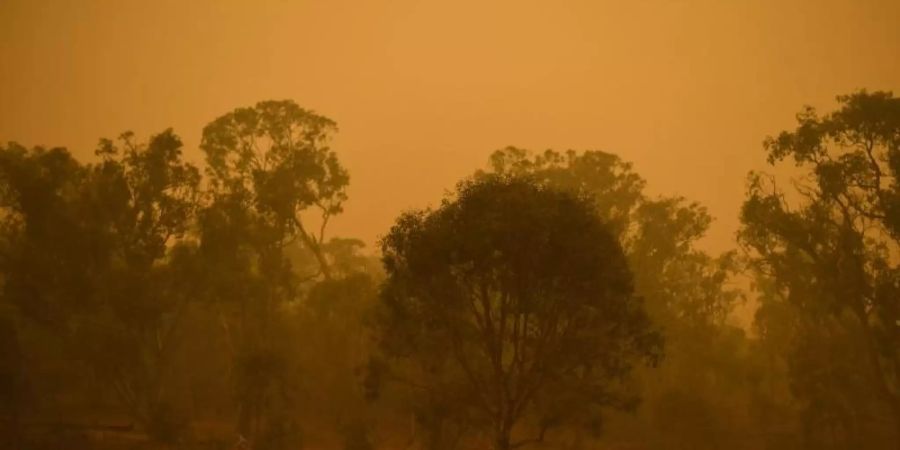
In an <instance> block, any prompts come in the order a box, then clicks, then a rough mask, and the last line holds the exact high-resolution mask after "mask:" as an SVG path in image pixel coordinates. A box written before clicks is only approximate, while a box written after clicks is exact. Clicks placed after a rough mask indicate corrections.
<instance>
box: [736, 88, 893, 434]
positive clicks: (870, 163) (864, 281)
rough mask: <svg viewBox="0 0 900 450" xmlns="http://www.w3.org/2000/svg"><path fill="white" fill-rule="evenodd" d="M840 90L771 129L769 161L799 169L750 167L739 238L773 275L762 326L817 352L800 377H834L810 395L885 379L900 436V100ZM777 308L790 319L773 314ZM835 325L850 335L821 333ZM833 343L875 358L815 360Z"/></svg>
mask: <svg viewBox="0 0 900 450" xmlns="http://www.w3.org/2000/svg"><path fill="white" fill-rule="evenodd" d="M837 99H838V102H839V104H840V108H839V109H837V110H836V111H834V112H831V113H829V114H826V115H824V116H820V115H818V114H817V113H816V111H815V110H814V109H813V108H810V107H807V108H805V109H804V110H803V111H802V112H800V113H799V114H798V115H797V122H798V125H797V128H796V129H794V130H792V131H784V132H782V133H780V134H779V135H778V136H776V137H770V138H768V139H766V141H765V148H766V151H767V153H768V159H769V162H770V163H771V164H773V165H775V164H778V163H780V162H782V161H784V160H785V159H787V158H790V159H792V160H793V162H794V164H795V167H796V170H797V171H799V173H800V177H799V178H797V179H795V180H794V181H793V183H792V184H790V186H791V188H790V189H787V190H785V189H783V188H782V187H781V186H779V185H778V184H777V183H776V182H775V180H776V178H775V177H771V176H766V175H764V174H759V173H757V174H753V175H752V176H751V178H750V183H749V190H748V197H747V200H746V201H745V203H744V205H743V209H742V221H743V228H742V230H741V234H740V238H741V242H742V243H743V244H744V245H745V246H746V247H747V248H748V249H749V250H750V251H751V254H752V255H753V257H754V263H755V268H756V270H757V272H758V273H759V274H760V279H761V280H763V281H764V282H767V283H769V284H770V285H771V286H772V287H771V289H770V295H767V296H765V297H764V298H763V300H764V301H767V302H768V304H764V308H765V309H764V310H763V311H768V312H770V313H769V314H767V315H763V316H761V317H760V318H761V319H762V320H768V322H767V323H765V324H763V325H764V326H769V328H772V329H775V327H774V325H776V324H777V323H782V324H785V323H786V324H787V325H786V326H787V327H788V330H789V331H790V333H788V334H789V335H790V336H793V338H792V342H791V345H792V348H793V351H794V355H796V358H795V359H796V360H799V358H801V356H802V355H806V358H805V361H807V364H799V363H798V364H795V365H794V366H792V376H793V378H794V379H795V380H798V381H799V380H802V379H804V378H805V379H809V376H810V375H812V372H811V371H819V374H820V375H824V376H820V377H819V378H817V379H818V380H819V381H820V382H825V386H829V385H830V388H828V387H826V388H824V389H818V390H806V391H804V392H805V393H806V394H808V395H807V398H808V399H811V400H815V401H826V402H827V401H830V400H828V399H827V398H825V397H823V396H822V395H819V394H823V395H824V394H828V393H829V392H831V393H834V392H835V390H837V389H839V387H840V385H841V382H842V381H841V380H844V381H848V380H851V379H853V378H855V377H856V376H858V375H862V376H864V378H866V379H867V380H868V381H866V382H863V383H862V384H860V386H874V388H875V389H877V397H878V398H880V399H881V402H883V403H882V405H883V406H884V407H886V408H887V409H888V410H889V411H892V412H893V417H894V419H893V421H894V423H895V424H896V425H895V429H896V433H897V438H896V442H898V443H900V378H898V375H900V326H898V324H900V265H898V257H900V246H898V243H900V240H898V239H900V181H898V176H900V99H897V98H894V97H893V95H892V94H891V93H890V92H872V93H869V92H866V91H859V92H856V93H853V94H850V95H845V96H839V97H838V98H837ZM765 280H768V281H765ZM779 303H780V304H782V306H780V307H779V306H777V305H778V304H779ZM775 311H782V312H783V313H782V314H781V315H782V316H784V315H785V314H787V317H790V318H791V319H790V320H789V321H781V322H774V321H773V318H776V317H778V315H775V314H774V312H775ZM817 335H819V336H820V338H816V336H817ZM836 335H839V336H844V337H843V338H838V340H831V339H829V340H823V339H821V336H830V337H834V336H836ZM823 342H832V343H834V344H835V345H841V346H843V347H845V348H857V349H858V350H859V351H854V352H851V355H860V354H861V355H863V356H864V357H865V359H864V360H863V361H864V362H865V367H864V369H861V370H857V369H852V368H848V367H846V366H840V365H834V364H831V363H829V364H827V366H830V367H832V369H834V370H829V371H824V367H823V366H822V365H821V364H822V363H823V359H821V358H819V359H818V362H815V361H816V360H815V359H810V358H811V357H812V353H810V352H811V351H813V350H814V349H815V348H817V347H821V344H822V343H823ZM804 343H805V344H804ZM807 344H813V345H814V346H813V347H810V345H807ZM848 369H849V370H850V372H842V370H844V371H846V370H848ZM827 373H831V376H828V375H825V374H827ZM800 393H801V394H802V393H803V392H800ZM817 393H818V394H817ZM829 396H830V395H829ZM832 398H833V397H832ZM851 400H852V399H851ZM856 400H862V398H857V399H856ZM838 403H841V402H838ZM830 404H835V403H834V402H831V403H830Z"/></svg>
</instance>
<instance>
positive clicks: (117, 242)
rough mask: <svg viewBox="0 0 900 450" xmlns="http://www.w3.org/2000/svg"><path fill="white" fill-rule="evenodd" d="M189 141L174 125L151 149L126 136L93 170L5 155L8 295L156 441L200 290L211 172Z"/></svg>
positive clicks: (15, 151)
mask: <svg viewBox="0 0 900 450" xmlns="http://www.w3.org/2000/svg"><path fill="white" fill-rule="evenodd" d="M181 146H182V144H181V141H180V140H179V139H178V137H177V136H175V135H174V134H173V133H172V132H171V130H167V131H165V132H163V133H160V134H158V135H155V136H153V137H152V138H151V139H150V140H149V142H148V143H146V144H143V143H138V142H136V141H135V140H134V138H133V136H132V134H131V133H125V134H123V135H122V136H121V138H120V140H119V144H118V145H116V144H115V143H114V142H112V141H109V140H101V143H100V146H99V148H98V150H97V155H98V156H100V157H101V159H102V160H101V162H99V163H97V164H91V165H86V166H84V165H81V164H79V163H78V162H76V161H75V160H74V159H72V157H71V156H70V155H69V153H68V152H67V151H66V150H64V149H59V148H56V149H50V150H45V149H42V148H35V149H32V150H26V149H24V148H22V147H20V146H17V145H15V144H13V145H10V146H9V147H7V148H4V149H2V151H0V183H2V189H0V192H2V195H0V201H2V205H0V206H2V208H3V221H4V223H3V230H4V233H5V235H6V238H7V239H8V242H9V243H10V244H9V245H7V246H5V248H4V254H3V258H2V264H3V267H2V270H3V274H4V278H5V283H4V285H3V297H4V300H5V301H7V302H9V303H10V304H12V305H14V306H15V307H16V309H17V310H18V311H19V313H21V314H22V315H23V316H25V317H27V318H29V319H31V320H33V321H36V322H38V323H40V324H42V325H43V326H44V329H45V330H49V331H51V332H52V333H53V334H55V335H56V336H58V337H59V338H61V342H62V343H63V345H65V346H66V349H67V350H68V351H69V352H70V353H71V354H74V355H77V357H78V359H80V360H83V361H86V362H88V363H89V365H90V367H92V368H93V370H94V371H95V373H96V375H97V376H98V377H99V378H100V379H102V380H105V381H106V382H107V383H108V386H109V387H110V388H112V389H114V390H115V392H116V394H117V395H118V398H119V399H120V400H121V402H122V404H123V405H124V406H126V407H127V409H128V411H129V412H130V413H131V415H132V417H134V418H135V419H137V420H138V421H140V423H141V424H143V425H144V426H145V427H147V429H148V431H150V432H151V434H152V433H153V429H152V427H151V424H153V423H155V421H156V419H158V413H159V412H160V411H161V405H163V404H164V403H166V394H167V393H166V392H165V387H166V383H165V379H166V377H167V376H168V375H169V373H170V371H171V369H172V367H171V356H172V352H173V350H172V349H173V347H176V346H177V343H178V338H177V329H178V325H179V323H180V320H181V318H182V317H183V312H184V309H185V305H186V303H187V302H188V300H189V299H190V292H191V289H190V288H189V285H188V283H187V280H188V279H189V274H187V273H185V271H184V270H183V269H184V266H183V265H182V261H183V260H184V258H185V257H186V255H188V254H190V253H191V252H192V247H191V245H190V244H189V243H187V242H185V241H184V239H183V238H184V237H185V234H186V233H187V231H188V229H189V227H190V226H191V224H192V221H193V216H194V211H195V209H196V206H197V201H198V195H199V192H198V184H199V180H200V175H199V172H198V171H197V169H196V168H194V167H193V166H191V165H190V164H188V163H185V162H184V161H183V160H182V159H181ZM154 437H161V436H157V435H155V434H154Z"/></svg>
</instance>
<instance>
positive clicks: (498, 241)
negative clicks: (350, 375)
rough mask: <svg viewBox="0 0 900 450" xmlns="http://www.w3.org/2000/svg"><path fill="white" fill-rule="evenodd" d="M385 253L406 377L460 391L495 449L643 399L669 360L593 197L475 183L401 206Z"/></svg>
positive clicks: (387, 340) (386, 309) (395, 338)
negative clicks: (644, 372)
mask: <svg viewBox="0 0 900 450" xmlns="http://www.w3.org/2000/svg"><path fill="white" fill-rule="evenodd" d="M382 251H383V254H384V265H385V270H386V272H387V279H386V282H385V284H384V286H383V288H382V294H381V302H382V303H381V307H382V308H381V313H380V316H379V317H380V321H379V327H378V330H379V336H380V342H381V349H382V350H383V351H384V353H385V354H386V355H387V356H388V357H389V358H392V359H396V360H399V361H400V362H401V363H405V364H400V365H395V366H394V368H395V369H394V370H397V369H398V368H406V369H408V370H406V372H405V373H401V374H395V376H400V377H405V378H406V379H409V380H413V381H414V383H416V384H418V385H419V386H420V387H421V388H422V390H423V394H425V395H428V394H434V393H440V392H449V393H451V395H454V396H456V397H457V400H458V401H459V402H462V403H463V405H462V407H464V408H466V409H467V410H468V414H469V415H471V416H472V417H473V418H474V421H473V422H472V423H473V424H476V426H478V427H479V428H481V429H483V430H487V432H488V433H489V434H490V436H491V438H492V441H493V442H492V443H493V446H494V448H496V449H499V450H507V449H510V448H516V447H519V446H522V445H525V444H527V443H532V442H540V441H542V440H543V439H544V437H545V433H546V432H547V431H548V430H550V429H552V428H554V427H556V426H558V425H560V424H564V423H571V422H575V421H580V420H583V419H585V418H586V417H589V416H594V415H595V414H597V413H599V410H600V409H601V408H605V407H618V408H627V407H629V406H632V405H633V400H634V399H635V394H634V393H633V392H631V391H630V390H628V389H627V388H626V387H625V384H626V383H625V381H626V380H627V378H628V375H629V373H630V372H631V370H632V368H633V367H634V365H635V364H637V363H639V362H640V361H645V362H648V363H653V362H655V361H656V360H657V358H658V357H659V354H660V351H661V338H660V336H659V335H658V334H657V333H656V331H655V330H654V328H653V327H652V325H651V323H650V321H649V318H648V317H647V315H646V313H645V311H644V309H643V305H642V302H641V301H640V299H639V298H637V297H635V296H634V294H633V286H632V276H631V272H630V270H629V268H628V264H627V261H626V259H625V255H624V253H623V251H622V248H621V246H620V245H619V243H618V242H617V240H616V239H615V237H614V235H613V233H611V232H610V230H609V228H608V227H607V226H606V224H605V223H604V222H603V221H602V220H601V219H600V217H599V216H598V215H597V213H596V210H595V208H594V205H593V204H592V203H591V201H589V200H587V199H585V198H584V197H577V196H573V195H570V194H568V193H565V192H562V191H558V190H554V189H550V188H547V187H544V186H541V185H540V184H537V183H535V182H532V181H530V180H527V179H524V178H518V177H504V176H486V177H480V178H478V179H474V180H470V181H465V182H462V183H461V184H460V185H459V187H458V190H457V192H456V195H455V197H452V198H448V199H446V200H445V201H444V202H443V203H442V204H441V206H440V207H439V208H437V209H435V210H425V211H418V212H411V213H406V214H404V215H402V216H401V217H400V218H399V219H398V220H397V222H396V224H395V225H394V227H393V228H392V229H391V231H390V233H388V235H387V236H386V237H385V238H384V240H383V243H382ZM525 419H531V420H532V421H531V422H530V423H531V425H533V426H531V427H528V428H530V429H532V430H534V435H533V436H531V437H523V434H525V432H524V428H525V427H521V426H520V425H522V423H523V421H525ZM517 425H519V426H520V427H519V429H517Z"/></svg>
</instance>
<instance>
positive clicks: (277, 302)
mask: <svg viewBox="0 0 900 450" xmlns="http://www.w3.org/2000/svg"><path fill="white" fill-rule="evenodd" d="M335 130H336V126H335V124H334V122H332V121H331V120H330V119H327V118H325V117H323V116H320V115H317V114H315V113H312V112H310V111H307V110H304V109H302V108H300V107H299V106H297V105H296V104H295V103H294V102H292V101H266V102H260V103H257V104H256V106H254V107H249V108H238V109H236V110H234V111H232V112H230V113H227V114H225V115H223V116H221V117H219V118H217V119H215V120H214V121H212V122H211V123H210V124H209V125H207V126H206V127H205V128H204V130H203V139H202V142H201V144H200V147H201V149H202V150H203V151H204V153H205V154H206V161H207V165H208V173H209V176H210V186H211V200H212V201H211V203H210V205H209V206H208V207H207V208H206V209H205V210H204V211H203V213H202V214H201V218H200V230H201V231H200V233H201V241H202V244H201V253H202V255H203V257H204V258H205V260H206V261H207V273H208V275H209V278H208V280H209V283H208V286H209V288H210V291H209V293H210V295H211V297H212V298H213V299H214V300H215V302H216V303H218V304H220V305H228V306H227V308H225V309H227V310H228V311H229V312H228V313H227V314H223V321H222V323H223V325H224V326H225V329H226V331H227V333H228V335H229V341H230V342H232V347H233V348H232V352H233V358H234V361H235V363H234V371H233V372H232V374H233V375H234V378H235V388H236V394H237V403H238V405H239V418H238V427H239V430H240V432H241V433H243V434H244V435H246V436H248V437H252V438H254V439H253V440H254V441H256V442H259V443H262V442H268V443H270V444H271V446H277V445H290V444H288V443H287V442H288V441H287V440H286V439H283V438H278V439H274V440H273V439H270V438H269V436H267V434H271V433H282V432H283V431H284V430H295V429H296V428H297V427H296V426H295V425H293V424H290V423H282V422H284V421H288V422H290V421H293V420H295V415H296V414H295V412H296V411H295V410H294V408H295V407H296V405H295V403H296V401H295V399H294V398H293V397H295V396H296V390H297V387H296V380H295V379H294V377H292V376H291V373H292V372H293V370H294V368H293V367H292V364H293V363H292V362H291V360H290V358H289V357H288V353H289V348H290V345H289V343H287V342H285V340H284V339H283V333H284V332H285V330H286V328H285V323H284V321H285V320H286V318H287V315H285V306H286V305H287V304H288V302H290V301H292V300H296V299H298V298H299V296H300V287H301V286H300V284H301V282H302V281H304V280H306V281H309V280H313V279H315V278H318V277H319V276H320V275H321V276H322V277H324V279H326V280H329V279H331V278H332V277H333V270H332V268H331V261H329V257H328V255H327V249H326V248H325V247H326V244H327V243H326V242H325V230H326V226H327V224H328V221H329V218H330V217H332V216H333V215H335V214H338V213H340V212H341V208H342V203H343V201H344V200H345V199H346V194H345V191H344V190H345V188H346V186H347V183H348V181H349V177H348V175H347V172H346V171H345V170H344V168H343V167H342V166H341V165H340V163H339V162H338V159H337V156H336V154H335V153H334V152H333V151H332V150H331V149H330V148H329V147H328V144H329V139H330V135H331V133H332V132H334V131H335ZM312 210H316V211H318V213H319V216H320V217H319V219H320V220H319V223H318V226H317V230H313V229H312V227H311V226H310V225H309V224H307V223H306V222H305V221H304V220H305V218H304V213H305V212H307V211H312ZM298 240H299V242H300V243H302V245H303V250H304V251H305V252H309V253H310V254H312V255H313V256H314V257H315V260H316V261H317V264H316V266H317V267H315V272H314V273H313V274H300V273H298V272H297V267H295V266H294V264H293V263H294V262H297V261H296V259H292V258H291V255H292V254H294V253H297V252H296V251H294V249H293V247H295V246H296V241H298ZM225 316H227V317H225ZM260 434H262V435H260ZM273 448H274V447H273Z"/></svg>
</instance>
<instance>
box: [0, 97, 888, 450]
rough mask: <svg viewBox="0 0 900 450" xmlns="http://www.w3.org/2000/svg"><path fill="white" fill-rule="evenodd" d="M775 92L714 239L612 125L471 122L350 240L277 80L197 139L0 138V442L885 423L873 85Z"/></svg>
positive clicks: (515, 435) (301, 112) (317, 440)
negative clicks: (431, 181) (486, 131)
mask: <svg viewBox="0 0 900 450" xmlns="http://www.w3.org/2000/svg"><path fill="white" fill-rule="evenodd" d="M797 110H799V112H797V114H796V123H795V125H794V126H792V127H790V128H788V129H785V130H778V129H773V130H771V133H770V134H769V136H768V137H766V136H759V137H758V138H759V140H760V141H761V142H762V145H761V146H760V148H759V151H758V155H757V156H758V159H759V160H760V161H765V162H766V163H767V164H768V165H769V166H768V167H769V169H768V170H763V171H751V172H750V173H748V174H747V178H746V193H745V196H744V198H743V200H742V204H741V206H740V217H739V219H740V228H739V230H738V232H737V234H736V236H735V239H734V241H733V242H731V243H730V249H729V250H727V251H724V252H721V253H713V252H711V251H709V250H708V249H705V248H704V247H703V246H702V245H700V242H701V240H702V239H703V238H704V236H706V234H707V232H708V230H709V227H710V225H711V223H712V221H713V217H711V215H710V213H709V212H708V210H707V208H706V207H705V206H704V205H702V204H700V203H698V202H696V201H694V200H692V199H690V198H684V197H682V196H678V195H666V194H662V195H659V194H651V193H650V192H648V190H647V188H646V185H647V183H648V182H652V180H645V178H644V177H643V176H642V175H641V174H640V173H638V172H637V171H636V170H635V168H634V166H633V165H632V163H631V162H629V161H627V160H625V159H623V158H621V157H620V156H618V155H617V154H615V153H614V151H615V149H612V150H611V151H612V152H610V151H600V150H591V149H586V150H563V149H561V150H552V149H551V150H544V149H525V148H518V147H506V148H501V149H498V150H496V151H493V152H490V151H489V150H490V149H485V154H484V164H483V165H481V166H480V167H472V168H471V171H470V175H468V176H466V177H464V178H462V179H460V180H458V183H457V184H456V186H455V188H453V189H452V190H450V191H448V192H447V193H446V195H445V196H444V197H443V198H434V199H432V202H431V206H430V207H427V208H424V209H411V210H408V211H405V212H403V213H401V214H400V215H398V216H397V217H396V218H395V220H394V222H393V224H392V225H391V226H390V227H389V228H387V229H383V230H381V231H380V232H379V233H378V235H379V241H378V244H377V246H376V247H375V248H371V247H367V246H366V245H365V244H364V240H362V239H360V238H359V237H358V236H336V235H334V234H333V233H332V232H330V228H329V227H330V225H331V224H333V220H334V219H335V218H336V217H339V216H340V215H341V214H342V213H344V210H345V207H349V206H348V200H349V199H348V187H349V186H350V185H351V183H352V180H353V179H354V178H353V176H354V175H355V174H352V173H349V171H348V170H347V168H346V167H345V164H344V162H343V161H344V160H343V159H342V153H341V152H342V149H341V148H340V147H339V146H336V145H334V138H335V136H336V134H337V124H336V123H335V122H334V121H333V120H331V119H329V118H328V117H326V116H324V115H321V114H320V113H318V112H314V111H312V110H309V109H305V108H304V107H302V106H301V105H298V104H297V103H295V102H294V101H291V100H270V101H261V102H259V103H256V104H255V105H252V106H241V107H238V108H237V109H234V110H231V111H225V112H223V114H222V115H219V116H218V117H214V118H211V119H212V120H211V121H210V122H208V124H207V125H206V126H205V127H203V129H202V134H201V136H202V137H201V140H200V143H199V151H200V152H201V153H202V155H203V159H202V161H199V162H192V161H188V160H187V159H186V158H185V155H184V152H185V151H186V150H187V149H185V145H184V144H183V142H182V140H181V138H180V137H179V134H178V130H173V129H166V130H161V131H159V132H157V133H155V134H151V135H148V136H140V135H136V134H135V133H132V132H124V133H122V134H121V135H119V136H118V137H117V138H114V139H106V138H104V139H100V140H99V143H98V145H97V147H96V150H95V152H94V156H93V157H88V158H79V157H76V156H74V155H73V153H72V152H70V151H69V150H67V149H66V148H62V147H52V148H50V147H40V146H35V147H31V146H25V145H22V144H18V143H15V142H11V143H8V144H5V145H4V146H2V147H0V444H2V446H3V447H2V448H8V449H22V450H32V449H33V450H39V449H48V450H49V449H63V448H64V449H71V450H80V449H100V450H107V449H109V450H113V449H146V450H151V449H185V450H194V449H197V450H199V449H210V450H212V449H222V450H225V449H244V450H249V449H253V450H288V449H323V450H328V449H334V450H376V449H385V450H388V449H423V450H452V449H485V450H488V449H491V450H511V449H518V448H522V449H530V448H534V449H560V450H562V449H567V450H579V449H585V450H587V449H610V450H613V449H617V450H625V449H632V450H637V449H674V450H693V449H698V450H699V449H704V450H705V449H748V450H749V449H771V450H776V449H875V450H877V449H897V448H900V98H895V97H894V96H893V94H892V93H891V92H886V91H866V90H858V91H854V92H850V93H846V94H845V95H840V96H838V97H837V103H836V106H835V107H834V108H833V109H830V110H826V111H816V110H815V109H813V108H811V107H802V105H797ZM792 112H796V111H785V112H784V114H786V115H789V114H791V113H792ZM406 170H411V171H415V170H416V168H415V167H409V168H407V169H406ZM672 170H673V171H674V170H677V168H675V167H673V168H672ZM409 188H410V189H415V187H414V186H410V187H409ZM376 207H377V206H376ZM739 310H740V311H750V313H749V314H750V315H749V316H747V314H745V313H739ZM745 316H746V317H745Z"/></svg>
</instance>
